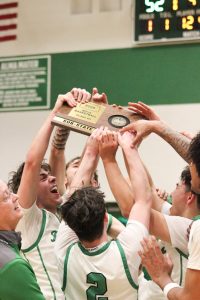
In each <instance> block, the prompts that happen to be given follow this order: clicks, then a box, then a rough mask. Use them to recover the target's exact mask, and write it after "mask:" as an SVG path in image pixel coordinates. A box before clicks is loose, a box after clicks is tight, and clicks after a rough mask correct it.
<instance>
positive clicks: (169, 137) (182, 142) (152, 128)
mask: <svg viewBox="0 0 200 300" xmlns="http://www.w3.org/2000/svg"><path fill="white" fill-rule="evenodd" d="M129 109H130V110H132V111H134V112H136V113H140V114H142V115H144V116H145V117H146V118H147V119H148V120H149V121H148V120H139V121H137V122H133V123H131V124H129V125H127V126H125V127H124V128H122V129H121V132H125V131H127V130H133V131H135V132H136V138H135V140H134V142H133V144H134V145H136V144H137V143H140V142H141V140H142V139H143V138H144V137H146V136H147V135H149V134H150V133H152V132H153V133H156V134H157V135H159V136H160V137H161V138H163V139H164V140H165V141H166V142H167V143H168V144H170V145H171V146H172V147H173V148H174V150H175V151H176V152H177V153H178V154H179V155H180V156H181V157H182V158H183V159H184V160H185V161H187V162H188V148H189V145H190V139H189V138H188V137H186V136H184V135H183V134H181V133H180V132H178V131H176V130H174V129H172V128H170V127H169V126H168V125H167V124H166V123H165V122H163V121H162V120H160V117H159V116H158V115H157V114H156V113H155V112H154V110H153V109H152V108H151V107H150V106H148V105H146V104H144V103H142V102H139V103H131V102H130V103H129Z"/></svg>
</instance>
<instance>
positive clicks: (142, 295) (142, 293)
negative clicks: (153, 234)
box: [138, 202, 191, 300]
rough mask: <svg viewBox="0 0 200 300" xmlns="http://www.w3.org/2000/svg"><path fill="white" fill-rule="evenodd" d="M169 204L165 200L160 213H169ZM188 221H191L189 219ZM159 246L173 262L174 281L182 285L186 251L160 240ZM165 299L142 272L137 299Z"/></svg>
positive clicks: (156, 286)
mask: <svg viewBox="0 0 200 300" xmlns="http://www.w3.org/2000/svg"><path fill="white" fill-rule="evenodd" d="M170 208H171V205H170V204H169V203H167V202H165V203H164V207H163V208H162V213H163V214H165V215H169V211H170ZM188 220H189V223H191V220H190V219H188ZM160 248H161V249H162V250H164V252H167V253H168V254H169V255H170V257H171V259H172V262H173V270H172V274H171V277H172V279H173V281H174V282H177V283H178V284H179V285H180V286H184V282H185V273H186V268H187V263H188V251H187V250H186V251H185V252H186V253H184V252H182V251H181V250H179V249H178V248H175V247H173V246H172V245H171V244H168V243H166V242H162V241H160ZM152 299H153V300H165V299H167V298H166V297H165V296H164V294H163V292H162V290H161V289H160V287H159V286H158V285H157V284H156V283H155V282H154V281H152V280H151V279H150V278H145V274H144V273H142V274H141V275H140V276H139V290H138V300H152Z"/></svg>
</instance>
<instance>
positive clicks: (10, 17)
mask: <svg viewBox="0 0 200 300" xmlns="http://www.w3.org/2000/svg"><path fill="white" fill-rule="evenodd" d="M17 16H18V1H12V0H10V1H9V0H0V42H6V41H12V40H16V38H17Z"/></svg>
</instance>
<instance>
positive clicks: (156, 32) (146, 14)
mask: <svg viewBox="0 0 200 300" xmlns="http://www.w3.org/2000/svg"><path fill="white" fill-rule="evenodd" d="M134 29H135V38H134V40H135V42H136V43H138V44H140V43H141V44H142V43H156V42H161V43H162V42H170V41H172V42H173V41H192V40H199V41H200V0H157V1H156V0H135V24H134Z"/></svg>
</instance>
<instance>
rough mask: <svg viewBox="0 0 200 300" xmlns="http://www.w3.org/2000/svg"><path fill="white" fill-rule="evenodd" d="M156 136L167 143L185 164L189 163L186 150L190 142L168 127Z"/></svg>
mask: <svg viewBox="0 0 200 300" xmlns="http://www.w3.org/2000/svg"><path fill="white" fill-rule="evenodd" d="M158 134H159V136H160V137H162V138H163V139H164V140H165V141H166V142H167V143H169V144H170V145H171V146H172V147H173V148H174V150H175V151H176V152H177V153H178V154H179V155H180V156H181V157H182V158H183V159H184V160H185V161H186V162H189V161H188V149H189V146H190V140H189V139H188V138H186V137H185V136H184V135H182V134H181V133H179V132H177V131H175V130H173V129H171V128H169V127H168V128H164V129H163V131H162V132H159V133H158Z"/></svg>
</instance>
